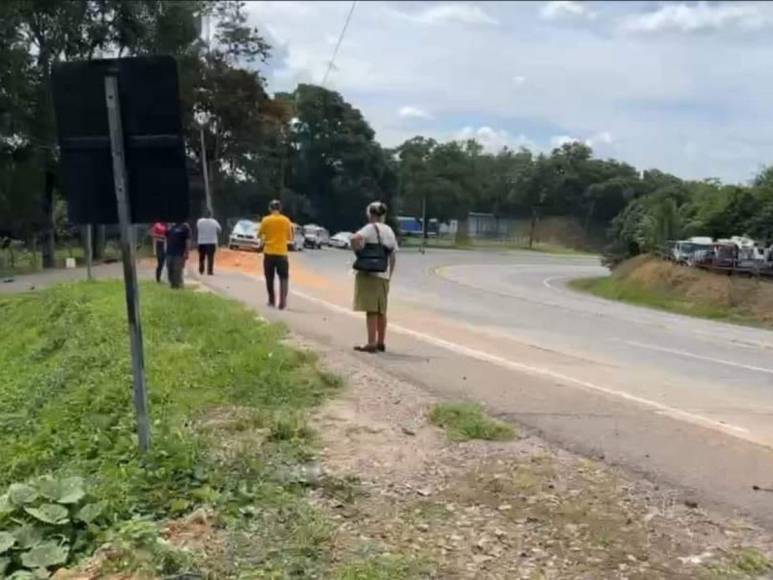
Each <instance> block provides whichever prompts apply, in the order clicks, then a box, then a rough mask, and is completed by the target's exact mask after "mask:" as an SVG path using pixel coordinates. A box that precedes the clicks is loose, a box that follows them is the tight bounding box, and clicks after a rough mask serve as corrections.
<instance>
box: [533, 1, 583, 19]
mask: <svg viewBox="0 0 773 580" xmlns="http://www.w3.org/2000/svg"><path fill="white" fill-rule="evenodd" d="M539 13H540V16H541V17H542V18H544V19H545V20H558V19H560V18H587V19H589V20H591V19H593V18H595V17H596V13H595V12H593V11H592V10H591V9H590V8H588V5H587V4H584V3H582V2H574V1H573V0H551V1H548V2H545V4H543V5H542V8H540V11H539Z"/></svg>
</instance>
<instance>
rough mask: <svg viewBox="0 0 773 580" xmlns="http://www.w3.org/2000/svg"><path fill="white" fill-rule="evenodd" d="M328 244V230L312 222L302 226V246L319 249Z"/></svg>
mask: <svg viewBox="0 0 773 580" xmlns="http://www.w3.org/2000/svg"><path fill="white" fill-rule="evenodd" d="M329 244H330V234H329V233H328V231H327V230H326V229H325V228H323V227H321V226H317V225H314V224H308V225H305V226H303V246H304V247H306V248H312V249H314V248H316V249H317V250H319V249H321V248H322V246H327V245H329Z"/></svg>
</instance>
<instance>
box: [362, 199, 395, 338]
mask: <svg viewBox="0 0 773 580" xmlns="http://www.w3.org/2000/svg"><path fill="white" fill-rule="evenodd" d="M365 214H366V216H367V218H368V224H367V225H366V226H365V227H363V228H362V229H361V230H360V231H358V232H357V233H356V234H354V235H353V236H352V238H351V245H352V249H353V250H354V252H355V255H356V256H357V257H356V259H355V261H354V269H355V270H356V271H357V274H356V276H355V279H354V310H355V311H357V312H365V323H366V328H367V333H368V342H367V343H366V344H364V345H361V346H355V347H354V350H357V351H360V352H370V353H375V352H385V351H386V329H387V306H388V302H389V281H390V280H391V279H392V274H393V273H394V271H395V265H396V263H397V260H396V253H397V250H398V247H397V238H396V237H395V233H394V231H393V230H392V228H391V227H389V226H388V225H387V224H386V223H384V222H385V221H386V214H387V206H386V204H384V203H382V202H380V201H374V202H373V203H371V204H370V205H368V207H367V209H366V211H365Z"/></svg>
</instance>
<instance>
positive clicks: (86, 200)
mask: <svg viewBox="0 0 773 580" xmlns="http://www.w3.org/2000/svg"><path fill="white" fill-rule="evenodd" d="M106 76H112V77H115V78H117V81H118V97H119V99H120V103H121V111H120V112H121V122H122V125H123V142H124V151H125V161H126V173H127V182H128V183H127V185H128V194H129V195H128V200H129V206H130V212H131V221H132V222H133V223H150V222H154V221H180V220H185V219H187V218H188V215H189V206H190V197H189V191H188V175H187V171H186V162H185V147H184V142H183V135H182V129H181V125H180V107H179V100H178V85H177V64H176V63H175V61H174V59H173V58H172V57H168V56H154V57H140V58H121V59H105V60H91V61H84V62H68V63H62V64H59V65H57V66H56V67H55V68H54V72H53V75H52V82H53V91H54V107H55V111H56V119H57V125H58V129H59V145H60V148H61V152H62V184H63V189H64V192H65V194H66V196H67V202H68V207H69V213H70V221H72V222H74V223H92V224H94V223H98V224H113V223H118V210H117V206H116V194H115V189H114V176H113V163H112V157H111V149H110V131H109V125H108V112H107V106H106V104H105V77H106Z"/></svg>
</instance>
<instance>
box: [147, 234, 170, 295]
mask: <svg viewBox="0 0 773 580" xmlns="http://www.w3.org/2000/svg"><path fill="white" fill-rule="evenodd" d="M167 229H168V228H167V226H166V224H165V223H164V222H156V223H154V224H153V225H152V226H151V228H150V237H151V238H152V239H153V253H154V254H155V256H156V282H161V274H162V272H163V271H164V264H165V263H166V232H167Z"/></svg>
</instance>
